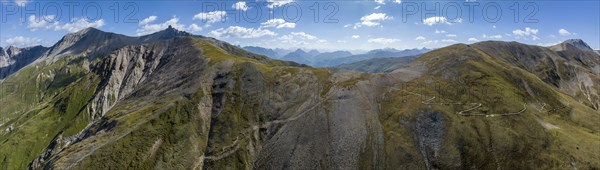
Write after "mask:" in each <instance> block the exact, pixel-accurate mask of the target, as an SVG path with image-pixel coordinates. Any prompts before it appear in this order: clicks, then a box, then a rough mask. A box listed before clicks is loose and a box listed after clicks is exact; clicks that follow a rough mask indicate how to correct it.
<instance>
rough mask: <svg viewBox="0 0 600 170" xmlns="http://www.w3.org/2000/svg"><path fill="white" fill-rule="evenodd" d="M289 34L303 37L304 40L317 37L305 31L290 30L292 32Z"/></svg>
mask: <svg viewBox="0 0 600 170" xmlns="http://www.w3.org/2000/svg"><path fill="white" fill-rule="evenodd" d="M290 35H292V36H294V37H296V38H300V39H304V40H315V39H317V37H316V36H314V35H310V34H307V33H305V32H292V33H290Z"/></svg>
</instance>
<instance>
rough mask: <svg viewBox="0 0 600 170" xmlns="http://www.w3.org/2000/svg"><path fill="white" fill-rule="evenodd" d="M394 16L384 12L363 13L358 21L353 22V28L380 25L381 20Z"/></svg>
mask: <svg viewBox="0 0 600 170" xmlns="http://www.w3.org/2000/svg"><path fill="white" fill-rule="evenodd" d="M391 19H394V17H391V16H388V15H387V14H385V13H372V14H369V15H365V16H363V17H361V18H360V22H359V23H356V24H354V29H356V28H360V27H362V26H367V27H373V26H379V25H381V22H382V21H385V20H391Z"/></svg>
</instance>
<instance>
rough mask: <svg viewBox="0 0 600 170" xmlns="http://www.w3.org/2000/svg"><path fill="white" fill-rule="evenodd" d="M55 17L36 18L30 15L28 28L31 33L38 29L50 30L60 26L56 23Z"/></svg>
mask: <svg viewBox="0 0 600 170" xmlns="http://www.w3.org/2000/svg"><path fill="white" fill-rule="evenodd" d="M54 18H55V16H54V15H46V16H41V17H36V16H35V15H30V16H29V18H28V19H27V21H28V23H27V28H28V29H29V31H36V30H38V29H50V28H52V26H53V25H55V24H58V23H57V22H56V21H54Z"/></svg>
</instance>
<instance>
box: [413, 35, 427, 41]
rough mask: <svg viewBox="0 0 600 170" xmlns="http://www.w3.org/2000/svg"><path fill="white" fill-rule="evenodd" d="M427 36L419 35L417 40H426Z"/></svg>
mask: <svg viewBox="0 0 600 170" xmlns="http://www.w3.org/2000/svg"><path fill="white" fill-rule="evenodd" d="M425 39H426V38H425V37H423V36H418V37H417V38H415V40H425Z"/></svg>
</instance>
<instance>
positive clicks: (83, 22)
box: [27, 15, 105, 32]
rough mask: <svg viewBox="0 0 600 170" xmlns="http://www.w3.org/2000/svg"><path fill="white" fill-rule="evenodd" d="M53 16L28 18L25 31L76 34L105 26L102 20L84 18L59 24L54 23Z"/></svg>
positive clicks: (32, 16)
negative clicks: (41, 30)
mask: <svg viewBox="0 0 600 170" xmlns="http://www.w3.org/2000/svg"><path fill="white" fill-rule="evenodd" d="M54 19H55V17H54V15H47V16H40V17H36V16H34V15H31V16H29V17H28V19H27V20H28V22H27V29H29V31H36V30H39V29H46V30H54V31H69V32H77V31H79V30H82V29H85V28H88V27H94V28H100V27H102V26H104V25H105V23H104V20H103V19H99V20H96V21H89V20H87V19H85V18H73V20H71V22H67V23H64V24H61V23H60V22H58V21H54Z"/></svg>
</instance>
